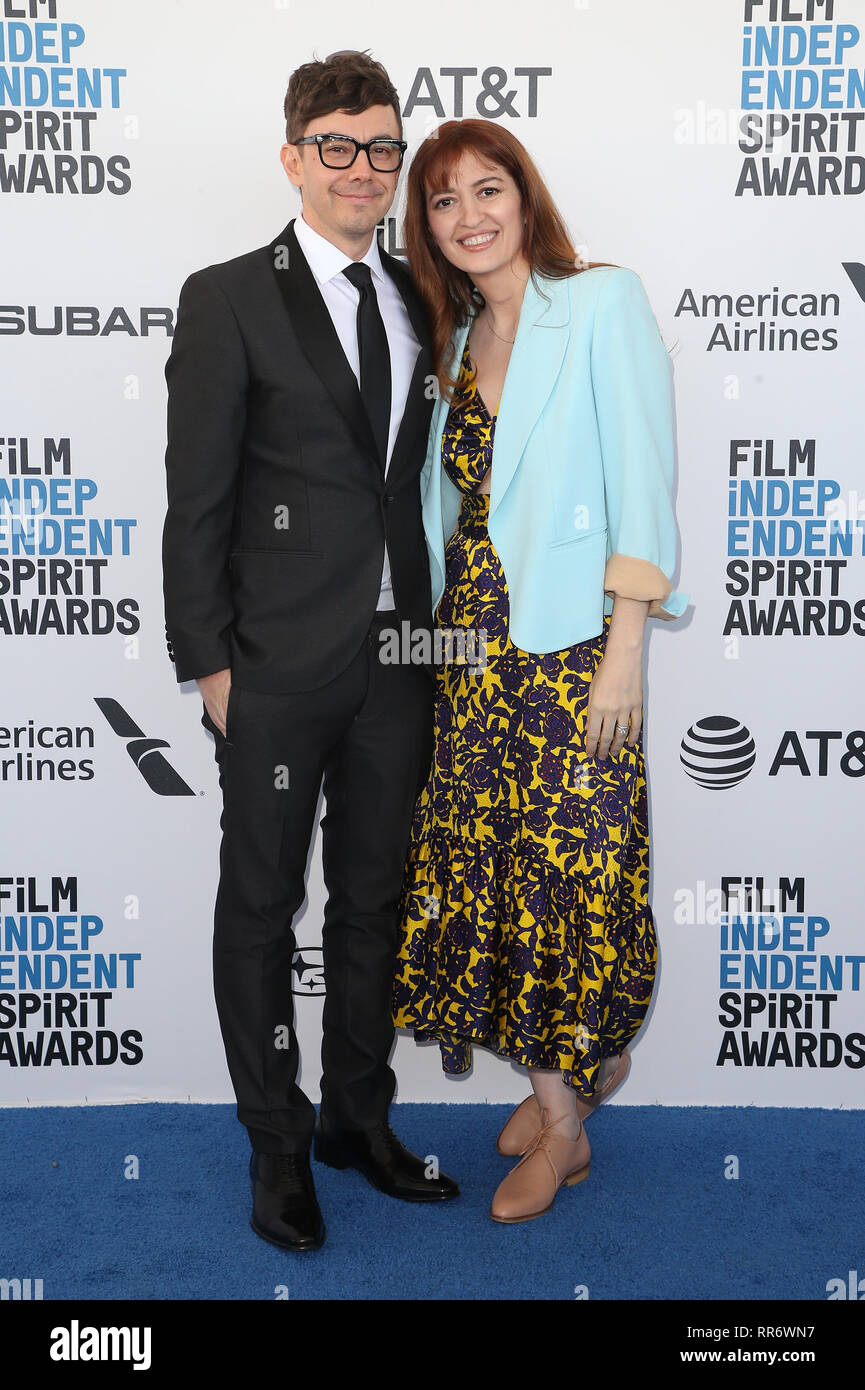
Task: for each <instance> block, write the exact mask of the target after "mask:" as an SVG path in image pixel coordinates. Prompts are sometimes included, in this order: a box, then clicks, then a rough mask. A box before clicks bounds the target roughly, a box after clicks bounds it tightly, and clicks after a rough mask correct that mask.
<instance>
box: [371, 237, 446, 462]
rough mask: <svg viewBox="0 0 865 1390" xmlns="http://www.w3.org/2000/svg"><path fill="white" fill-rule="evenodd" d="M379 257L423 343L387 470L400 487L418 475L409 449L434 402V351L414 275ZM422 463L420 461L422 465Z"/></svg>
mask: <svg viewBox="0 0 865 1390" xmlns="http://www.w3.org/2000/svg"><path fill="white" fill-rule="evenodd" d="M380 256H381V263H382V267H383V269H384V270H385V271H386V273H387V274H388V275H390V277H391V279H392V280H393V281H394V283H395V285H396V287H397V289H398V290H399V293H400V295H401V297H402V301H403V303H404V304H405V307H406V312H407V313H408V316H409V321H410V322H411V326H412V329H413V330H414V335H415V337H416V338H417V340H418V342H419V343H420V348H419V350H418V354H417V356H416V358H415V362H414V368H413V370H412V376H411V381H410V383H409V388H408V395H407V396H406V402H405V409H404V411H403V414H402V419H401V420H400V423H399V429H398V431H397V436H396V439H395V440H394V445H393V453H392V454H391V459H390V465H389V467H388V470H387V479H388V483H391V482H392V483H394V484H398V483H399V482H400V481H401V479H402V477H403V475H404V474H405V473H406V472H407V471H408V472H418V471H419V460H418V459H417V458H414V457H413V456H412V454H411V453H410V450H409V445H410V443H411V441H412V440H413V439H414V437H415V434H416V430H417V425H418V423H419V420H420V418H421V416H422V415H424V414H425V415H426V418H427V420H428V419H429V414H430V405H429V401H430V400H431V399H432V398H431V397H429V396H427V394H426V390H425V382H426V380H427V379H428V378H429V379H431V378H432V375H433V369H432V350H431V346H430V334H429V324H428V323H427V316H426V310H425V309H424V306H423V301H422V300H421V297H420V295H419V294H418V292H417V290H416V289H415V286H414V281H413V280H412V278H411V275H410V274H409V272H408V270H407V269H406V267H405V266H404V265H403V264H402V262H401V261H398V260H397V259H396V257H395V256H390V255H388V253H387V252H386V251H384V250H382V249H381V248H380ZM422 462H423V460H420V463H422Z"/></svg>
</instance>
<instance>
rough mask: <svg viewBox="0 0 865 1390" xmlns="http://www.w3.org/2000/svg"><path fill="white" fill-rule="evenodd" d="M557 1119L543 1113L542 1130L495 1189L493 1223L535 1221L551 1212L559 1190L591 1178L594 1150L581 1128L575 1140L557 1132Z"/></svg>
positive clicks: (492, 1208)
mask: <svg viewBox="0 0 865 1390" xmlns="http://www.w3.org/2000/svg"><path fill="white" fill-rule="evenodd" d="M558 1123H559V1121H558V1120H552V1121H551V1120H550V1115H549V1111H548V1110H542V1111H541V1127H540V1129H539V1130H538V1131H537V1133H536V1134H535V1136H534V1138H533V1139H531V1140H530V1141H529V1145H528V1147H527V1149H526V1152H525V1153H524V1155H523V1157H522V1158H521V1159H520V1161H519V1163H518V1164H517V1165H516V1167H515V1168H512V1169H511V1171H510V1172H509V1173H508V1175H507V1177H506V1178H505V1179H504V1181H503V1182H500V1183H499V1185H498V1187H497V1188H496V1193H495V1196H494V1197H493V1202H492V1206H491V1207H490V1216H491V1217H492V1219H493V1221H503V1222H508V1223H513V1222H516V1221H533V1220H534V1219H535V1217H536V1216H543V1214H544V1212H547V1211H549V1210H550V1208H551V1207H552V1205H553V1202H554V1200H555V1196H556V1193H557V1192H558V1190H559V1188H560V1187H573V1186H574V1184H575V1183H578V1182H582V1181H583V1179H584V1178H587V1177H588V1176H589V1160H590V1158H591V1149H590V1148H589V1141H588V1139H587V1138H586V1131H585V1128H584V1127H583V1125H582V1124H581V1125H580V1133H579V1136H578V1138H577V1139H576V1140H571V1139H565V1138H564V1137H563V1136H562V1135H561V1134H559V1133H557V1131H556V1129H555V1126H556V1125H557V1124H558Z"/></svg>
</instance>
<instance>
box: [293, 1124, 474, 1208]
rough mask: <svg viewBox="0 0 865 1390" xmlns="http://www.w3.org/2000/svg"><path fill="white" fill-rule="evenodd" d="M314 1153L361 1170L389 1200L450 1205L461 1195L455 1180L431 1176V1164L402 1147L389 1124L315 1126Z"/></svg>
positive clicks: (335, 1165) (333, 1164)
mask: <svg viewBox="0 0 865 1390" xmlns="http://www.w3.org/2000/svg"><path fill="white" fill-rule="evenodd" d="M313 1145H314V1147H313V1153H314V1154H315V1157H316V1158H317V1159H318V1161H319V1163H326V1164H327V1165H328V1167H329V1168H357V1170H358V1172H360V1173H363V1175H364V1177H365V1178H366V1179H367V1181H368V1182H370V1183H372V1186H373V1187H376V1188H378V1190H379V1192H385V1193H387V1195H388V1197H399V1198H400V1199H401V1200H402V1201H403V1202H446V1201H448V1200H449V1198H451V1197H458V1196H459V1191H460V1190H459V1188H458V1187H457V1185H456V1183H455V1182H454V1180H453V1178H449V1177H446V1175H445V1174H444V1173H439V1175H438V1177H428V1176H427V1167H428V1165H427V1164H426V1163H425V1162H424V1160H423V1159H422V1158H418V1156H417V1154H413V1153H412V1152H411V1151H410V1150H409V1149H407V1148H406V1147H405V1145H404V1144H401V1143H400V1141H399V1140H398V1139H397V1137H396V1135H395V1134H394V1132H393V1130H392V1129H391V1127H390V1125H389V1124H387V1122H383V1123H382V1124H380V1125H376V1126H375V1128H374V1129H330V1128H329V1126H328V1125H327V1122H326V1121H325V1123H324V1124H322V1123H321V1120H319V1121H318V1123H317V1124H316V1127H315V1137H314V1140H313Z"/></svg>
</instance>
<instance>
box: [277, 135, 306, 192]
mask: <svg viewBox="0 0 865 1390" xmlns="http://www.w3.org/2000/svg"><path fill="white" fill-rule="evenodd" d="M279 158H280V162H281V164H282V167H283V169H284V170H285V172H286V175H287V177H288V178H289V180H290V181H291V183H293V184H294V186H295V188H297V189H298V190H299V191H300V195H301V198H302V197H303V190H302V188H301V181H302V179H303V162H302V160H301V157H300V152H299V150H298V148H297V146H296V145H289V144H288V143H287V142H286V143H285V144H284V145H283V146H282V147H281V149H280V151H279Z"/></svg>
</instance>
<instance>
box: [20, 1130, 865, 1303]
mask: <svg viewBox="0 0 865 1390" xmlns="http://www.w3.org/2000/svg"><path fill="white" fill-rule="evenodd" d="M509 1113H510V1107H509V1106H502V1105H490V1106H484V1105H395V1106H393V1107H392V1109H391V1121H392V1124H393V1127H394V1129H395V1130H396V1132H397V1133H398V1134H399V1136H400V1138H401V1139H402V1140H403V1141H404V1142H405V1143H406V1144H408V1146H409V1147H410V1148H412V1149H414V1150H415V1151H416V1152H417V1153H420V1154H422V1155H427V1154H436V1155H437V1156H438V1158H439V1162H440V1166H441V1168H442V1170H443V1171H444V1172H446V1173H449V1174H450V1175H451V1176H452V1177H455V1178H456V1179H457V1181H458V1182H459V1183H460V1186H461V1189H462V1195H461V1196H460V1198H458V1199H457V1200H456V1201H453V1202H447V1203H442V1204H441V1205H432V1206H429V1207H426V1206H415V1205H409V1204H407V1203H402V1202H397V1201H394V1200H393V1199H391V1198H388V1197H385V1196H383V1195H382V1194H380V1193H378V1192H376V1191H374V1190H373V1189H372V1188H371V1187H370V1186H369V1185H368V1184H367V1182H366V1181H365V1180H364V1179H363V1178H362V1177H361V1175H360V1174H359V1173H356V1172H354V1171H353V1170H348V1171H346V1172H336V1171H334V1170H332V1169H329V1168H325V1167H322V1166H321V1165H320V1164H315V1163H314V1164H313V1171H314V1174H315V1181H316V1189H317V1192H318V1196H319V1201H320V1203H321V1207H322V1211H323V1213H324V1219H325V1223H326V1225H327V1240H326V1243H325V1245H324V1246H323V1248H322V1249H321V1250H319V1251H314V1252H309V1253H306V1254H303V1255H297V1254H291V1253H283V1252H282V1251H280V1250H277V1249H275V1248H273V1247H272V1246H270V1245H267V1244H265V1243H264V1242H263V1241H261V1240H260V1239H259V1238H258V1237H257V1236H256V1235H255V1234H254V1233H253V1232H252V1230H251V1229H250V1227H249V1224H248V1222H249V1207H250V1199H249V1183H248V1177H247V1162H248V1157H249V1146H248V1141H247V1138H246V1132H245V1130H244V1129H243V1128H242V1127H241V1126H240V1125H239V1124H238V1122H237V1120H236V1118H235V1112H234V1107H233V1106H228V1105H224V1106H223V1105H219V1106H205V1105H173V1104H153V1105H130V1106H87V1107H84V1108H64V1107H45V1108H33V1109H15V1110H2V1111H0V1125H2V1128H3V1143H2V1146H0V1149H2V1160H0V1202H2V1209H3V1212H4V1217H5V1219H4V1223H3V1225H4V1231H3V1240H2V1255H0V1278H16V1277H17V1278H31V1279H41V1280H42V1281H43V1298H44V1299H45V1300H49V1299H96V1298H108V1299H121V1298H122V1299H125V1298H132V1299H233V1300H238V1299H256V1300H258V1299H265V1300H268V1299H274V1298H277V1297H279V1296H280V1293H281V1295H282V1296H284V1297H288V1298H291V1299H334V1298H336V1299H445V1298H447V1299H450V1298H461V1299H483V1300H488V1299H522V1300H525V1299H562V1300H572V1299H574V1297H575V1296H576V1294H575V1290H578V1289H580V1288H582V1287H584V1288H585V1290H586V1291H587V1294H588V1297H589V1298H590V1299H675V1300H679V1299H731V1298H732V1299H774V1298H778V1299H818V1300H820V1299H826V1297H827V1294H826V1285H827V1281H829V1280H830V1279H833V1278H840V1279H842V1280H844V1281H845V1283H846V1281H847V1277H848V1271H850V1270H854V1269H859V1270H860V1272H861V1273H865V1266H863V1257H865V1247H863V1243H862V1234H863V1229H865V1225H863V1207H865V1186H863V1182H862V1152H863V1141H865V1112H863V1111H849V1110H847V1111H839V1110H783V1109H758V1108H723V1107H722V1108H711V1109H710V1108H678V1107H677V1108H672V1107H670V1108H668V1107H657V1108H655V1107H638V1106H615V1107H613V1106H611V1107H609V1108H607V1109H606V1110H602V1111H600V1112H599V1113H598V1114H596V1115H594V1116H593V1117H592V1118H591V1120H590V1121H589V1123H588V1125H587V1129H588V1132H589V1135H590V1138H591V1144H592V1171H591V1174H590V1176H589V1178H588V1180H587V1181H586V1182H584V1183H582V1184H580V1185H579V1186H577V1187H574V1188H567V1189H563V1190H562V1191H561V1192H560V1193H559V1195H558V1197H557V1199H556V1203H555V1206H554V1208H553V1210H552V1211H551V1212H549V1213H548V1214H547V1215H546V1216H544V1217H542V1218H540V1219H539V1220H537V1221H532V1222H527V1223H524V1224H521V1225H517V1226H502V1225H499V1224H497V1223H495V1222H493V1221H491V1220H490V1218H489V1215H488V1210H489V1203H490V1198H491V1196H492V1193H493V1191H494V1190H495V1188H496V1186H497V1185H498V1183H499V1182H500V1181H501V1179H502V1178H503V1177H504V1175H505V1174H506V1173H507V1172H508V1170H509V1167H510V1166H511V1164H512V1162H513V1160H510V1159H504V1158H501V1157H499V1155H498V1154H497V1153H496V1152H495V1148H494V1143H495V1136H496V1134H497V1133H498V1131H499V1129H500V1128H501V1125H502V1124H503V1123H504V1120H505V1118H506V1117H507V1115H508V1114H509ZM730 1155H733V1156H735V1158H736V1159H737V1160H738V1168H739V1176H738V1178H733V1179H731V1178H727V1177H725V1176H724V1174H725V1164H727V1165H728V1163H729V1160H728V1156H730ZM130 1156H134V1157H135V1158H136V1159H137V1162H138V1177H137V1178H133V1179H130V1178H127V1177H125V1176H124V1171H125V1169H127V1168H129V1167H130V1164H131V1158H130Z"/></svg>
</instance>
